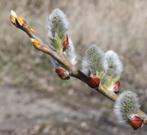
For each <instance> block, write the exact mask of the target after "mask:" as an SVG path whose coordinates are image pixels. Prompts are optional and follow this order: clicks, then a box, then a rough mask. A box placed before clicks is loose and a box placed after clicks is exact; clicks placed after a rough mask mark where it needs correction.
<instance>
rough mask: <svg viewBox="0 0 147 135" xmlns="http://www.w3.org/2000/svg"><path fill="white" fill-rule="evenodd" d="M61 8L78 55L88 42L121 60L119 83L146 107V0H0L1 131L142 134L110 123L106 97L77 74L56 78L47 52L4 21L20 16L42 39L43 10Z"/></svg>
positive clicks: (15, 134)
mask: <svg viewBox="0 0 147 135" xmlns="http://www.w3.org/2000/svg"><path fill="white" fill-rule="evenodd" d="M54 8H60V9H62V10H63V11H64V12H65V14H66V15H67V17H68V18H69V21H70V22H71V24H70V34H71V36H72V39H73V41H74V43H75V46H76V49H77V52H78V55H79V58H81V57H82V55H83V53H84V51H85V49H86V47H87V46H89V45H90V44H91V43H93V42H94V43H96V44H97V45H98V46H99V47H101V48H102V49H103V50H105V51H106V50H108V49H113V50H115V51H116V52H117V53H118V54H119V56H120V58H121V60H122V61H123V63H124V72H123V75H122V78H121V82H122V90H126V89H129V90H133V91H136V92H137V94H138V95H139V98H140V103H141V105H142V106H141V108H142V109H143V110H144V111H146V112H147V104H146V101H147V89H146V88H147V83H146V81H147V44H146V43H147V1H146V0H83V1H82V0H19V1H18V0H0V134H1V135H82V134H85V135H108V134H109V135H117V134H120V135H126V134H127V135H131V134H134V135H138V134H140V135H146V132H147V127H143V128H142V129H140V130H138V131H133V130H132V129H131V128H130V127H125V126H121V125H119V124H118V123H117V120H116V117H115V115H114V113H113V109H112V108H113V103H112V102H111V101H110V100H109V99H107V98H105V97H104V96H102V95H101V94H97V93H96V92H95V91H92V90H91V89H90V88H89V87H87V86H86V85H83V83H81V82H80V81H78V80H75V79H71V80H69V81H62V80H60V79H59V78H58V77H57V76H56V74H55V73H53V70H52V67H51V65H50V64H49V57H48V56H46V55H44V54H42V53H41V52H38V51H37V50H35V49H34V48H33V47H32V46H31V44H30V41H29V38H28V37H27V36H26V35H25V34H24V33H23V32H22V31H20V30H18V29H16V28H15V27H13V26H12V25H11V24H10V22H9V13H10V10H11V9H13V10H15V11H16V12H17V13H18V14H19V15H22V16H24V17H25V18H26V19H27V20H28V22H29V23H30V24H31V25H32V26H33V27H34V28H35V29H36V30H37V33H38V35H40V37H41V38H42V39H43V40H44V41H46V42H47V43H48V38H47V16H48V14H49V13H50V12H51V11H52V10H53V9H54Z"/></svg>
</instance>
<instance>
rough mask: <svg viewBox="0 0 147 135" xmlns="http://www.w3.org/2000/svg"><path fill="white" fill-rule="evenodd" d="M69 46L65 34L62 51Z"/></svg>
mask: <svg viewBox="0 0 147 135" xmlns="http://www.w3.org/2000/svg"><path fill="white" fill-rule="evenodd" d="M68 46H69V39H68V35H67V34H65V36H64V40H63V51H65V50H66V49H67V48H68Z"/></svg>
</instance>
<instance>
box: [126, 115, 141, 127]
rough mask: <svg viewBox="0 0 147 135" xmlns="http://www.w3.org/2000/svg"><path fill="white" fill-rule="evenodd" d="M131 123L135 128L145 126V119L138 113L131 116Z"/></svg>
mask: <svg viewBox="0 0 147 135" xmlns="http://www.w3.org/2000/svg"><path fill="white" fill-rule="evenodd" d="M129 123H130V125H131V126H132V127H133V129H138V128H140V127H142V126H143V119H142V118H140V116H138V115H137V114H133V115H132V116H131V117H130V118H129Z"/></svg>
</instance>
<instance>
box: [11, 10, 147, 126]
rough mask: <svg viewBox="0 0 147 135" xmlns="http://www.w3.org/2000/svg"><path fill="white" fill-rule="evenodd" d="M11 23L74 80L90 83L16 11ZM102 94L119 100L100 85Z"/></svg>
mask: <svg viewBox="0 0 147 135" xmlns="http://www.w3.org/2000/svg"><path fill="white" fill-rule="evenodd" d="M10 21H11V23H12V24H13V25H14V26H15V27H16V28H18V29H21V30H22V31H24V32H25V33H26V34H27V35H28V36H29V38H30V39H31V42H32V45H33V46H34V47H35V48H36V49H37V50H39V51H41V52H43V53H45V54H47V55H49V56H51V57H53V58H54V59H55V60H57V61H58V62H59V63H60V64H62V65H64V67H66V69H67V70H68V71H69V72H70V75H71V76H72V77H74V78H77V79H79V80H81V81H82V82H84V83H86V84H87V82H88V77H87V76H86V75H85V74H84V73H83V72H82V71H80V70H79V69H78V68H77V67H76V66H74V65H72V64H71V63H70V62H69V61H68V60H67V59H66V57H64V55H62V54H60V53H57V52H56V51H55V50H53V49H52V48H51V47H49V45H47V44H45V43H43V42H42V41H41V40H40V39H39V37H37V36H36V35H35V32H34V30H33V29H32V28H31V27H30V26H29V25H28V23H27V22H26V21H25V20H24V18H23V17H20V16H17V15H16V13H15V12H14V11H12V12H11V15H10ZM96 91H98V92H100V93H102V94H103V95H104V96H106V97H107V98H109V99H110V100H112V101H115V100H116V99H117V97H118V96H117V94H115V93H113V92H110V91H109V90H107V89H106V88H104V87H103V86H101V85H100V88H99V90H96ZM138 114H139V115H140V116H141V117H142V118H143V119H144V124H146V125H147V116H146V114H145V113H144V112H143V111H142V110H139V111H138Z"/></svg>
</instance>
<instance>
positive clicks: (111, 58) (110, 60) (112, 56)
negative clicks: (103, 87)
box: [104, 50, 123, 79]
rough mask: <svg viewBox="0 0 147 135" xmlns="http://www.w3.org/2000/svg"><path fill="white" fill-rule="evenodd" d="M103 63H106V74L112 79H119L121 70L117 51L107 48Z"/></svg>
mask: <svg viewBox="0 0 147 135" xmlns="http://www.w3.org/2000/svg"><path fill="white" fill-rule="evenodd" d="M104 63H105V64H106V65H108V69H107V72H106V75H108V76H110V77H111V78H113V79H119V78H120V76H121V73H122V71H123V66H122V63H121V60H120V58H119V56H118V55H117V53H115V52H114V51H112V50H109V51H107V52H106V53H105V57H104Z"/></svg>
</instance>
